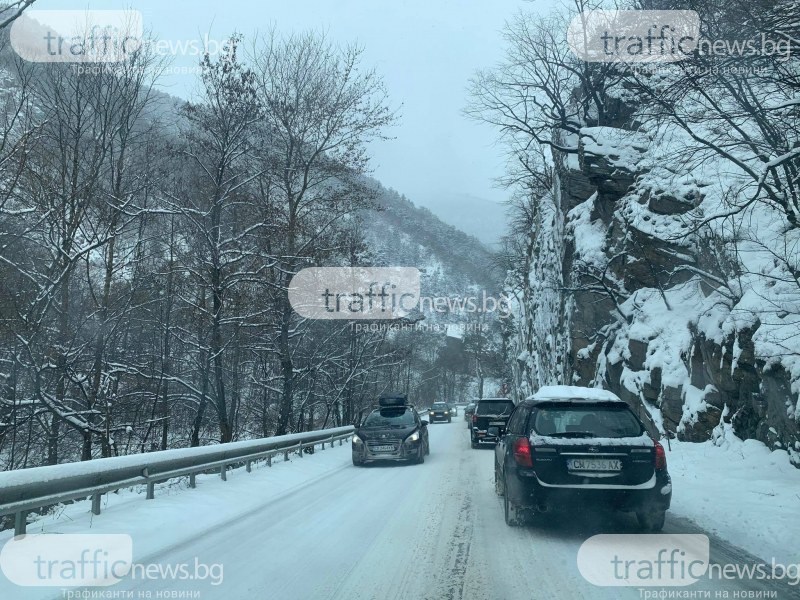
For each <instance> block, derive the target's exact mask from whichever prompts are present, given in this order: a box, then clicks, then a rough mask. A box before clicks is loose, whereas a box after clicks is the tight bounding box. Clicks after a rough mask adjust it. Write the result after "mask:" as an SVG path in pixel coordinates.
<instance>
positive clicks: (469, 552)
mask: <svg viewBox="0 0 800 600" xmlns="http://www.w3.org/2000/svg"><path fill="white" fill-rule="evenodd" d="M430 436H431V437H430V439H431V455H430V456H429V457H427V459H426V461H425V464H423V465H408V466H406V465H374V466H368V467H365V468H356V467H353V466H352V465H351V464H350V454H349V448H348V447H347V446H343V447H341V448H340V447H336V448H334V449H333V450H330V449H329V450H326V451H325V452H318V453H317V454H315V455H314V456H311V457H308V458H303V459H302V460H303V461H307V462H305V463H304V464H303V466H302V467H300V466H299V465H295V464H290V465H282V468H283V469H284V474H283V475H281V474H280V471H279V469H278V467H281V465H276V468H274V469H272V470H270V469H266V468H265V469H260V470H258V471H256V472H254V473H252V474H249V475H248V474H245V473H241V474H239V473H237V476H235V477H231V481H229V482H228V483H222V482H215V483H216V485H210V484H209V485H208V488H207V490H204V489H203V486H200V488H199V489H198V490H191V491H190V490H183V491H181V492H179V493H177V494H172V495H169V496H167V497H166V498H162V499H160V500H159V499H157V500H156V501H155V502H146V501H142V500H138V499H137V500H133V501H131V502H128V503H127V504H126V505H124V506H120V507H119V511H118V512H117V513H115V511H114V510H108V511H105V512H104V513H103V515H101V516H100V517H98V518H97V520H96V521H95V527H94V528H93V529H92V531H102V532H108V531H116V532H118V533H130V534H131V535H133V538H134V551H135V553H136V556H135V560H136V562H137V563H142V564H152V563H158V564H171V565H175V564H194V562H195V561H199V562H200V563H204V564H222V565H223V568H224V580H223V582H222V584H221V585H218V586H214V585H212V584H211V582H210V581H208V580H207V581H175V580H149V581H143V580H139V581H132V580H127V581H123V582H121V583H120V584H118V585H116V586H114V587H112V588H108V589H109V591H112V590H113V591H119V590H130V591H134V596H133V597H136V593H135V592H136V591H150V592H152V594H153V595H152V596H151V597H156V595H155V592H156V591H160V592H179V593H180V592H186V591H199V592H200V596H199V597H200V598H202V599H217V598H219V599H226V600H227V599H243V600H244V599H250V598H253V599H269V600H273V599H275V600H277V599H314V600H321V599H327V598H346V599H348V600H351V599H352V598H360V599H366V598H375V599H381V600H384V599H385V600H389V599H395V598H396V599H404V598H429V599H432V600H433V599H436V600H439V599H461V598H463V599H467V600H471V599H484V598H485V599H492V600H494V599H504V600H516V599H526V600H528V599H531V598H534V599H538V598H542V599H545V598H587V599H595V598H601V599H602V598H641V597H643V596H642V595H641V594H640V591H639V590H638V589H636V588H599V587H595V586H593V585H591V584H589V583H588V582H586V581H585V580H584V579H583V578H582V577H581V575H580V573H579V571H578V568H577V565H576V556H577V552H578V548H579V547H580V545H581V543H582V542H583V541H584V540H586V539H587V538H589V537H590V536H592V535H594V534H597V533H626V532H635V531H636V526H635V520H634V519H633V518H631V517H629V516H627V515H618V516H614V517H611V518H610V517H609V516H608V515H595V516H592V515H578V516H575V517H569V518H566V519H565V518H558V517H554V516H549V515H548V516H547V517H545V518H542V519H541V520H540V522H539V523H538V524H537V525H535V526H532V527H526V528H510V527H507V526H506V525H505V523H504V521H503V511H502V504H501V501H500V499H499V498H498V497H497V496H496V495H495V493H494V489H493V483H492V477H493V471H492V469H493V464H492V461H493V453H492V451H491V449H489V448H487V449H481V450H472V449H470V445H469V437H468V432H467V430H466V427H465V424H464V422H463V420H461V419H458V420H457V421H455V422H453V423H452V424H436V425H433V426H431V429H430ZM299 460H300V459H295V462H297V461H299ZM315 463H316V464H315ZM293 468H294V469H295V470H296V471H298V470H309V469H311V470H312V471H313V470H316V471H317V472H316V473H315V474H314V476H313V477H311V478H307V479H306V480H303V481H301V480H299V479H298V480H297V481H296V482H294V484H293V485H288V486H287V485H286V484H285V483H283V484H281V485H283V486H284V488H283V489H282V490H281V492H280V493H269V492H268V491H267V490H269V481H270V479H271V478H272V479H274V480H276V481H277V482H278V483H280V482H281V479H282V478H283V477H285V476H286V474H288V473H289V471H290V470H291V469H293ZM248 478H249V479H248ZM276 486H277V487H280V486H278V485H277V483H276ZM226 487H227V490H224V488H226ZM211 488H214V489H211ZM217 488H219V489H220V490H223V491H221V492H218V493H226V494H228V496H227V498H226V501H227V502H228V503H231V498H232V497H235V495H236V494H238V497H239V498H240V499H241V502H235V504H237V506H229V507H228V508H227V509H224V508H221V505H220V503H218V502H217V503H216V504H215V503H214V502H215V501H211V502H210V503H209V501H208V500H207V498H216V497H218V496H215V492H216V489H217ZM230 490H235V491H234V492H231V491H230ZM248 490H251V491H252V493H251V494H248ZM204 492H208V496H205V495H204ZM680 493H681V491H680V490H679V489H676V490H675V494H676V495H679V494H680ZM230 494H233V496H232V495H230ZM259 494H263V499H262V498H261V497H259ZM195 502H196V503H198V504H199V505H203V504H204V503H205V505H206V511H205V512H204V509H202V508H195V507H194V506H193V503H195ZM181 503H183V507H184V510H185V512H186V514H187V515H188V518H187V519H186V520H185V521H184V522H182V523H181V524H180V531H177V530H176V528H175V526H174V521H175V518H174V514H175V513H174V511H175V510H176V509H177V510H180V506H181ZM126 507H127V508H126ZM243 507H246V512H244V513H243V512H242V509H243ZM123 509H125V510H123ZM212 511H213V515H214V516H213V517H212V516H211V515H212ZM159 514H161V515H162V517H161V518H163V519H164V521H162V522H161V523H159V522H158V519H159ZM137 519H141V521H137ZM154 519H155V522H154ZM103 520H105V521H106V522H105V523H102V522H103ZM101 523H102V524H101ZM139 525H140V526H139ZM84 526H85V525H84ZM74 527H75V526H73V528H70V527H67V528H57V529H56V530H58V531H70V532H75V531H77V529H76V528H74ZM98 527H100V529H98ZM666 530H667V531H671V532H687V533H697V532H699V531H700V530H699V529H698V528H697V527H696V526H695V525H693V524H692V523H690V522H688V521H686V520H682V519H679V518H675V517H670V518H669V519H668V525H667V528H666ZM84 531H85V529H84ZM159 531H161V533H159ZM714 560H716V561H722V562H724V563H735V564H739V563H741V564H750V563H752V562H753V561H754V559H753V557H751V556H749V555H747V554H746V553H744V552H743V551H741V550H739V549H737V548H733V547H731V546H729V545H725V544H723V543H721V542H719V540H716V539H714V538H712V561H714ZM8 585H10V584H9V583H8V582H7V581H5V580H2V579H0V597H2V598H10V599H14V600H16V599H18V598H19V599H20V600H27V599H28V598H36V599H38V598H41V597H43V593H44V592H45V590H33V589H30V588H28V589H26V588H14V589H13V590H10V589H9V588H6V589H5V590H3V586H8ZM688 589H691V590H695V589H705V590H712V597H713V590H717V589H727V590H730V591H732V590H735V589H753V590H769V589H777V590H778V594H777V596H776V597H777V598H780V599H783V598H790V597H797V596H796V593H797V590H796V589H793V588H789V587H787V586H784V587H780V588H769V587H760V585H759V584H758V583H752V584H750V583H748V584H743V583H734V582H729V583H726V584H725V585H724V587H721V584H720V583H719V582H713V583H712V582H702V583H698V584H695V585H694V586H692V587H691V588H688ZM9 591H10V592H11V593H10V595H9V594H8V593H7V592H9ZM793 594H794V595H793ZM44 597H62V598H63V597H64V596H62V595H61V593H60V592H58V593H56V594H53V593H52V590H51V593H49V595H46V596H44ZM731 597H732V596H731Z"/></svg>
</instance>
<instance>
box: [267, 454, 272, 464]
mask: <svg viewBox="0 0 800 600" xmlns="http://www.w3.org/2000/svg"><path fill="white" fill-rule="evenodd" d="M267 466H268V467H271V466H272V454H270V455H269V456H267Z"/></svg>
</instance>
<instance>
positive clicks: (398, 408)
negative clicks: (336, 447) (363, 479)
mask: <svg viewBox="0 0 800 600" xmlns="http://www.w3.org/2000/svg"><path fill="white" fill-rule="evenodd" d="M378 404H379V407H378V408H376V409H375V410H373V411H372V412H371V413H370V414H369V415H367V418H366V419H364V422H363V423H361V425H360V426H359V427H358V428H356V431H355V435H353V441H352V450H353V464H354V465H355V466H357V467H360V466H362V465H363V464H364V463H366V462H367V461H373V460H392V461H410V462H414V463H418V464H420V463H423V462H425V456H426V455H428V454H430V451H431V450H430V444H429V443H428V421H427V420H424V419H421V418H420V416H419V414H418V413H417V411H416V410H415V409H414V407H413V406H410V405H408V404H407V403H406V399H405V397H404V396H400V395H398V396H393V397H388V396H387V397H382V398H381V399H380V400H379V402H378Z"/></svg>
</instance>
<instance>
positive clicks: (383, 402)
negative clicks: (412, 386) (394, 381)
mask: <svg viewBox="0 0 800 600" xmlns="http://www.w3.org/2000/svg"><path fill="white" fill-rule="evenodd" d="M406 404H408V398H407V397H406V395H405V394H391V395H387V396H381V397H380V398H379V399H378V405H379V406H384V407H389V406H405V405H406Z"/></svg>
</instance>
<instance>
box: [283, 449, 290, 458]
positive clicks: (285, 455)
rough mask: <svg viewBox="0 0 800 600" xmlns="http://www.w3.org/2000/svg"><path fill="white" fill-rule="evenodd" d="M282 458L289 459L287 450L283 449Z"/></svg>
mask: <svg viewBox="0 0 800 600" xmlns="http://www.w3.org/2000/svg"><path fill="white" fill-rule="evenodd" d="M283 460H289V450H284V451H283Z"/></svg>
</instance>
